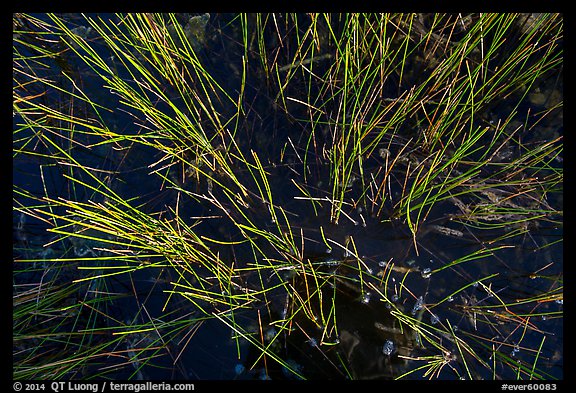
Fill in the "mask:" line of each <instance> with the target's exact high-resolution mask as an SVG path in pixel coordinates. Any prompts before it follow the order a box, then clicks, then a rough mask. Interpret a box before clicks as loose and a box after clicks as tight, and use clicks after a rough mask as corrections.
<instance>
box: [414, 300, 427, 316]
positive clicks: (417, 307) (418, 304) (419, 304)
mask: <svg viewBox="0 0 576 393" xmlns="http://www.w3.org/2000/svg"><path fill="white" fill-rule="evenodd" d="M422 305H424V298H423V297H422V296H420V297H418V299H416V303H414V307H413V308H412V315H415V314H416V313H417V312H418V311H420V310H421V309H422Z"/></svg>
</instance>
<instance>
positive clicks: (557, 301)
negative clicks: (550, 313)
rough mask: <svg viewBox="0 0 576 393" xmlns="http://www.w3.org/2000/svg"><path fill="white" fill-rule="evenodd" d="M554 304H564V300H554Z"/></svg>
mask: <svg viewBox="0 0 576 393" xmlns="http://www.w3.org/2000/svg"><path fill="white" fill-rule="evenodd" d="M554 303H556V304H564V299H556V300H554Z"/></svg>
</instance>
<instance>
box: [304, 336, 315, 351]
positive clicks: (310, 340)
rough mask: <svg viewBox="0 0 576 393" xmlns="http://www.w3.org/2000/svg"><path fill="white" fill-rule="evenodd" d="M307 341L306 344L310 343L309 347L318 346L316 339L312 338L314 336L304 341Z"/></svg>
mask: <svg viewBox="0 0 576 393" xmlns="http://www.w3.org/2000/svg"><path fill="white" fill-rule="evenodd" d="M306 342H307V343H308V345H310V346H311V347H314V348H316V347H317V346H318V341H317V340H316V339H315V338H314V337H310V339H309V340H307V341H306Z"/></svg>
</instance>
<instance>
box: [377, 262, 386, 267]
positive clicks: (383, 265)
mask: <svg viewBox="0 0 576 393" xmlns="http://www.w3.org/2000/svg"><path fill="white" fill-rule="evenodd" d="M378 266H380V267H386V262H384V261H380V262H378Z"/></svg>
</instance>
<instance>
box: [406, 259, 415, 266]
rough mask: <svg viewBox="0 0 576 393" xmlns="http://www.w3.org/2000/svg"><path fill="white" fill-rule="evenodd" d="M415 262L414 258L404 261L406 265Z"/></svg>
mask: <svg viewBox="0 0 576 393" xmlns="http://www.w3.org/2000/svg"><path fill="white" fill-rule="evenodd" d="M415 263H416V260H415V259H410V260H408V261H406V265H408V266H412V265H413V264H415Z"/></svg>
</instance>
